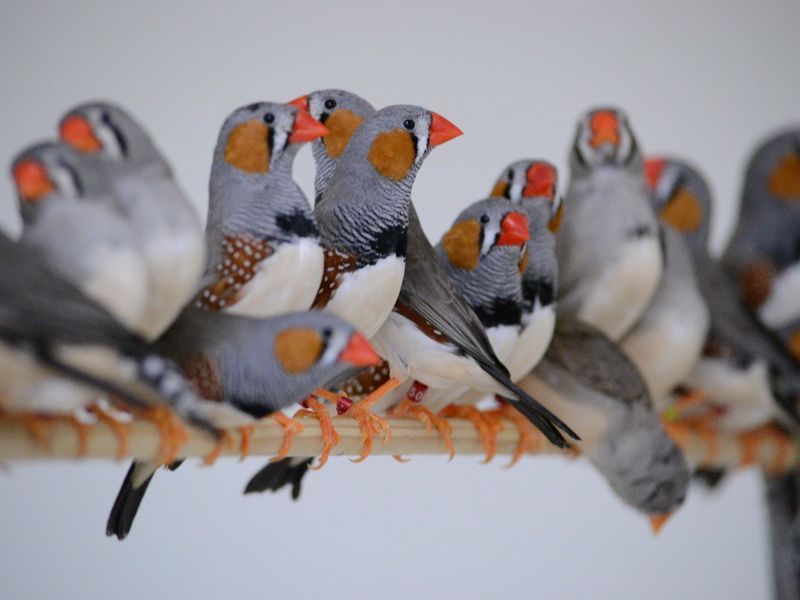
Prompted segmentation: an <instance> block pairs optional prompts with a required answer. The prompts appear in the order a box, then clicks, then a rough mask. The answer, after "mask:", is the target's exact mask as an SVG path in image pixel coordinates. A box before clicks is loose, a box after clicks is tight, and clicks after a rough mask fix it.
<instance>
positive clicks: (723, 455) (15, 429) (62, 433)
mask: <svg viewBox="0 0 800 600" xmlns="http://www.w3.org/2000/svg"><path fill="white" fill-rule="evenodd" d="M449 422H450V424H451V425H452V440H453V445H454V447H455V451H456V455H481V454H483V453H484V448H483V444H482V443H481V440H480V438H479V437H478V435H477V434H476V432H475V429H474V427H473V425H472V424H471V423H470V422H469V421H467V420H464V419H450V420H449ZM334 424H335V426H336V429H337V431H338V432H339V435H340V441H339V443H338V444H337V445H335V446H334V447H333V450H332V452H331V454H332V455H334V456H335V455H345V456H356V455H358V453H359V452H360V451H361V448H362V443H363V442H362V436H361V431H360V430H359V428H358V425H357V424H356V423H355V421H352V420H350V419H335V420H334ZM504 424H505V426H504V428H503V430H502V431H500V432H499V434H498V437H497V453H498V454H506V455H510V454H511V453H513V452H514V450H515V448H516V446H517V442H518V439H519V438H518V434H517V430H516V428H515V427H514V426H513V424H512V423H510V422H508V421H505V422H504ZM304 425H305V428H304V430H303V431H302V432H300V433H299V434H297V435H296V436H295V438H294V440H293V442H292V444H291V447H290V449H289V453H288V456H318V455H319V454H320V452H321V451H322V440H321V436H320V428H319V424H318V423H317V421H315V420H313V419H307V420H305V422H304ZM391 425H392V438H391V440H390V441H389V442H387V443H385V444H384V443H383V438H382V437H380V436H377V437H376V438H375V443H374V446H373V450H372V454H373V455H402V456H414V455H442V454H447V450H446V448H445V446H444V443H443V442H442V440H441V438H440V437H439V435H438V434H437V433H436V431H435V430H434V431H428V430H426V429H425V427H424V426H423V425H422V424H421V423H419V422H417V421H414V420H410V419H391ZM665 425H666V428H667V431H668V432H669V433H670V435H672V437H673V438H674V439H675V441H676V442H677V443H678V444H679V445H680V446H681V448H683V450H684V452H685V453H686V455H687V457H688V458H689V460H691V461H692V462H693V463H695V464H699V465H703V466H709V467H710V466H714V467H729V468H732V467H741V466H749V465H761V466H762V467H763V468H764V469H765V470H766V471H767V472H769V473H771V474H777V473H781V472H785V471H787V470H789V469H791V468H794V467H796V466H798V464H800V441H798V440H796V439H794V438H791V437H789V436H788V435H787V434H786V433H785V432H783V431H781V430H779V429H778V428H776V427H771V426H770V427H763V428H760V429H758V430H755V431H752V432H749V433H746V434H741V435H730V434H722V433H718V432H713V431H711V430H709V429H707V428H703V427H700V426H697V425H693V424H691V423H683V422H671V423H670V422H668V423H666V424H665ZM47 427H48V431H47V438H48V442H47V443H46V444H42V443H41V442H40V441H37V440H36V439H35V438H34V437H33V436H32V435H31V433H30V431H28V430H27V429H26V428H25V427H24V426H23V425H22V424H20V423H18V422H14V421H10V422H5V423H2V424H0V460H17V459H25V460H29V459H56V458H60V459H65V458H66V459H69V458H77V457H78V456H79V454H78V451H79V448H80V437H79V435H78V432H77V430H76V429H75V428H74V427H73V426H71V425H70V424H69V423H68V422H65V421H53V422H52V423H50V424H48V426H47ZM187 431H188V434H189V435H188V439H187V441H186V443H185V444H184V445H182V446H181V448H180V452H179V454H180V455H181V456H187V457H199V458H204V457H206V456H209V455H210V454H211V453H212V452H214V450H215V448H217V444H216V442H215V441H214V440H212V439H211V437H210V436H208V434H206V433H204V432H201V431H199V430H196V429H192V428H187ZM239 439H240V437H239V432H236V431H234V432H232V433H231V436H230V443H229V444H227V445H226V446H225V447H224V448H223V449H222V453H221V454H222V456H238V455H239V454H240V444H239ZM282 444H283V430H282V429H281V427H280V426H279V425H277V424H276V423H275V422H273V421H272V420H269V419H267V420H264V421H263V422H261V423H259V424H258V425H256V427H255V430H254V432H253V434H252V437H251V439H250V449H249V455H252V456H274V455H275V454H276V453H277V451H278V449H279V448H280V447H281V445H282ZM160 446H161V440H160V435H159V431H158V429H157V428H156V427H155V426H154V425H153V424H152V423H149V422H145V421H135V422H133V423H132V424H131V426H130V432H129V435H128V449H127V453H126V455H125V457H126V458H139V459H151V458H153V457H155V456H157V455H158V453H159V450H160ZM530 454H562V455H568V456H569V455H574V453H569V452H564V451H561V450H558V449H557V448H555V447H554V446H552V445H551V444H549V443H548V442H547V441H546V440H545V439H544V438H543V437H542V436H538V437H537V439H536V442H535V443H534V444H533V448H532V449H531V450H530ZM81 456H82V457H85V458H121V457H120V454H119V445H118V438H117V436H116V435H115V433H114V431H113V430H112V429H110V428H109V427H108V426H107V425H105V424H104V423H98V424H96V425H93V426H91V428H90V429H89V430H88V431H87V436H86V440H85V447H84V453H83V454H82V455H81Z"/></svg>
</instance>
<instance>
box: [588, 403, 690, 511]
mask: <svg viewBox="0 0 800 600" xmlns="http://www.w3.org/2000/svg"><path fill="white" fill-rule="evenodd" d="M648 410H649V409H648ZM634 420H635V422H633V421H634ZM589 458H590V460H591V461H592V462H593V463H594V464H595V465H596V466H597V468H598V469H599V470H600V471H601V472H602V473H603V475H604V476H605V478H606V480H607V481H608V483H609V484H610V485H611V488H612V489H613V490H614V491H615V492H616V493H617V495H618V496H619V497H620V498H621V499H622V500H623V501H624V502H625V503H627V504H629V505H630V506H632V507H634V508H636V509H637V510H639V511H641V512H643V513H645V514H648V515H651V516H656V515H664V514H669V513H672V512H673V511H675V510H676V509H677V508H678V507H680V505H681V504H683V501H684V499H685V498H686V492H687V489H688V486H689V467H688V465H687V464H686V459H685V458H684V457H683V454H682V453H681V451H680V449H679V448H678V447H677V446H676V445H675V442H673V441H672V439H671V438H670V437H669V436H668V435H667V434H666V433H665V432H664V429H663V428H662V426H661V423H660V420H659V419H658V418H657V416H655V415H654V414H652V413H650V414H648V415H647V417H646V418H645V419H639V418H637V417H636V415H631V418H630V419H621V420H619V422H617V423H616V425H615V426H612V428H611V429H610V430H609V431H608V432H607V434H606V435H605V436H604V437H603V439H602V441H601V442H600V444H599V446H598V447H597V448H596V449H594V450H593V451H592V452H591V454H590V456H589Z"/></svg>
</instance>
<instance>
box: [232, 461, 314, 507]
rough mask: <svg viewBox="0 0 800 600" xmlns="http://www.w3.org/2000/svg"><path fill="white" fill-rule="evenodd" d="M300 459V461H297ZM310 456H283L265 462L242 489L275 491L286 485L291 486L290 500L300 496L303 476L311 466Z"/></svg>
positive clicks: (249, 491)
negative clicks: (280, 458) (303, 457)
mask: <svg viewBox="0 0 800 600" xmlns="http://www.w3.org/2000/svg"><path fill="white" fill-rule="evenodd" d="M298 460H301V461H302V462H299V463H298V462H297V461H298ZM312 460H313V459H311V458H305V459H297V458H284V459H283V460H279V461H277V462H271V463H267V465H266V466H265V467H264V468H263V469H261V470H260V471H259V472H258V473H256V474H255V475H253V477H252V478H251V479H250V481H248V482H247V487H245V489H244V493H245V494H252V493H255V492H266V491H267V490H269V491H270V492H277V491H278V490H280V489H281V488H283V487H284V486H287V485H291V486H292V500H297V499H298V498H299V497H300V488H301V486H302V483H303V477H304V476H305V474H306V473H307V472H308V468H309V467H310V466H311V461H312Z"/></svg>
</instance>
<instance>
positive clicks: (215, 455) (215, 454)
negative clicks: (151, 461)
mask: <svg viewBox="0 0 800 600" xmlns="http://www.w3.org/2000/svg"><path fill="white" fill-rule="evenodd" d="M231 445H233V439H232V438H231V434H230V433H228V432H227V431H223V432H222V435H221V436H220V438H219V439H218V440H217V443H216V445H215V446H214V449H213V450H212V451H211V453H210V454H209V455H208V456H206V457H205V458H204V459H203V465H204V466H206V467H210V466H211V465H213V464H214V463H215V462H217V459H219V457H220V456H221V455H222V451H223V450H224V449H225V447H226V446H228V447H230V446H231ZM170 462H172V461H169V462H165V463H164V464H167V465H168V464H169V463H170Z"/></svg>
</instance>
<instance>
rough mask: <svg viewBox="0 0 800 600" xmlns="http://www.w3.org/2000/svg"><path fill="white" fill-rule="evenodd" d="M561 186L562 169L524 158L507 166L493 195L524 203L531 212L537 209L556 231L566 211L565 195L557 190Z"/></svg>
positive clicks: (491, 194) (543, 161) (515, 202)
mask: <svg viewBox="0 0 800 600" xmlns="http://www.w3.org/2000/svg"><path fill="white" fill-rule="evenodd" d="M557 188H558V170H557V169H556V168H555V166H554V165H553V164H552V163H549V162H547V161H546V160H538V159H523V160H518V161H516V162H513V163H511V164H510V165H508V166H507V167H506V168H505V169H503V171H502V172H501V173H500V175H499V176H498V177H497V180H496V181H495V183H494V186H493V187H492V191H491V193H490V194H489V195H490V196H491V197H492V198H506V199H508V200H511V202H513V203H514V204H520V205H522V206H524V207H525V208H526V212H527V213H528V216H531V215H532V211H533V210H535V211H536V213H537V215H538V214H541V217H542V218H546V219H547V221H546V223H547V226H548V228H549V229H550V231H551V232H553V233H555V232H556V231H557V230H558V227H559V225H560V224H561V216H562V214H563V209H562V206H563V205H562V198H561V196H560V195H558V194H557V193H556V191H557ZM531 209H532V210H531Z"/></svg>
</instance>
